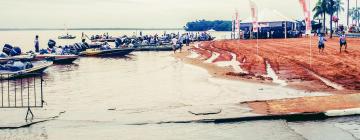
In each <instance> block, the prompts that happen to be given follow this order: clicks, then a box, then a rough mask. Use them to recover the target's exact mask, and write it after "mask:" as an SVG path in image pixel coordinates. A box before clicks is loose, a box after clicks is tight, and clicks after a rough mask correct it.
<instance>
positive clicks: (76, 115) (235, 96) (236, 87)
mask: <svg viewBox="0 0 360 140" xmlns="http://www.w3.org/2000/svg"><path fill="white" fill-rule="evenodd" d="M45 32H46V33H43V34H44V36H45V35H48V36H51V35H52V34H56V33H55V32H52V31H45ZM5 33H8V32H5ZM5 33H4V32H0V36H4V34H5ZM12 34H24V35H26V36H28V34H30V32H28V31H25V33H24V32H23V31H16V32H13V33H12ZM8 38H11V37H8ZM16 38H17V37H15V36H13V38H12V39H10V40H16ZM30 38H31V37H30ZM17 39H18V40H22V38H17ZM24 40H25V39H24ZM24 40H22V41H24ZM22 41H20V42H22ZM24 42H25V41H24ZM31 43H32V42H30V43H25V44H27V45H29V46H30V45H31ZM171 54H172V53H171V52H159V53H157V52H136V53H132V55H130V56H128V57H126V58H81V59H79V60H77V61H75V64H72V65H55V66H52V67H50V68H49V69H48V70H47V71H46V75H45V76H44V79H45V81H46V82H45V85H44V89H45V91H44V94H45V95H44V96H45V97H44V99H45V101H46V102H47V104H46V105H45V107H44V108H42V109H34V110H33V111H34V114H35V118H37V119H47V118H49V117H53V116H57V115H58V114H59V113H60V112H63V113H61V115H60V116H59V117H58V118H56V119H51V120H50V121H47V122H43V123H38V124H35V125H33V126H31V127H28V128H20V129H13V130H7V129H3V130H0V139H1V140H3V139H5V140H7V139H10V140H12V139H24V140H28V139H29V140H30V139H31V140H32V139H44V140H46V139H50V140H63V139H67V140H72V139H74V140H78V139H86V140H97V139H129V140H132V139H150V140H159V139H204V140H205V139H206V140H217V139H254V140H257V139H274V140H278V139H284V140H285V139H300V140H301V139H322V138H325V139H355V138H360V130H358V128H359V123H358V122H359V118H358V117H348V118H337V119H330V120H326V121H316V122H314V121H312V122H292V123H288V122H285V121H281V120H278V121H251V122H241V123H225V124H213V123H161V122H169V121H172V122H181V121H188V120H196V119H204V118H223V117H236V116H240V115H244V114H246V113H249V112H248V110H247V108H244V107H241V106H239V105H238V104H239V102H242V101H252V100H263V99H279V98H291V97H302V96H319V95H327V94H326V93H308V92H303V91H299V90H294V89H289V88H286V87H282V86H270V85H262V84H254V83H246V82H241V81H229V80H222V79H217V78H213V77H211V76H210V75H209V74H208V73H207V71H206V70H204V69H202V68H199V67H196V66H192V65H188V64H185V63H183V62H182V61H181V60H178V59H175V58H173V57H172V56H171ZM219 109H221V110H222V112H221V113H220V114H215V115H210V116H194V115H192V114H190V113H189V111H194V110H195V111H199V110H200V111H213V110H219ZM25 113H26V110H23V109H0V114H1V115H0V124H1V125H4V124H7V123H9V122H12V123H15V124H16V123H20V124H21V123H23V119H24V117H25Z"/></svg>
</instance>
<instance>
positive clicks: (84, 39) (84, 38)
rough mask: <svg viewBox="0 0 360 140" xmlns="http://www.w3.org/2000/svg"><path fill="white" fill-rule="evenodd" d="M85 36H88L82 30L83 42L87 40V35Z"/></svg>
mask: <svg viewBox="0 0 360 140" xmlns="http://www.w3.org/2000/svg"><path fill="white" fill-rule="evenodd" d="M85 36H86V35H85V33H84V32H82V33H81V42H82V43H85V41H86V37H85Z"/></svg>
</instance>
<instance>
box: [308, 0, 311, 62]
mask: <svg viewBox="0 0 360 140" xmlns="http://www.w3.org/2000/svg"><path fill="white" fill-rule="evenodd" d="M308 2H309V8H308V10H309V13H310V14H309V20H310V27H311V30H312V23H311V10H310V9H311V4H310V0H308ZM311 30H310V34H309V35H310V68H312V40H311V38H312V36H311Z"/></svg>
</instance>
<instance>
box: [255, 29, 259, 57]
mask: <svg viewBox="0 0 360 140" xmlns="http://www.w3.org/2000/svg"><path fill="white" fill-rule="evenodd" d="M256 34H257V35H256V55H259V28H258V30H257V32H256Z"/></svg>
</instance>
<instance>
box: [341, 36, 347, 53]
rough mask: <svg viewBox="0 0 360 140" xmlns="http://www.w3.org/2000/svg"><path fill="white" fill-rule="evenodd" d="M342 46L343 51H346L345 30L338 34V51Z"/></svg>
mask: <svg viewBox="0 0 360 140" xmlns="http://www.w3.org/2000/svg"><path fill="white" fill-rule="evenodd" d="M342 46H345V52H347V51H346V49H347V42H346V36H345V32H342V35H341V36H340V53H341V49H342Z"/></svg>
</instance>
